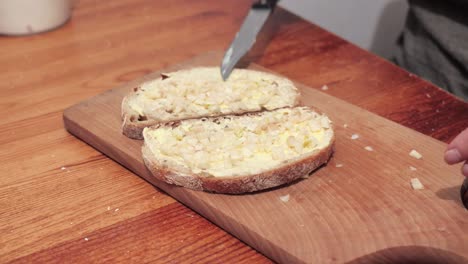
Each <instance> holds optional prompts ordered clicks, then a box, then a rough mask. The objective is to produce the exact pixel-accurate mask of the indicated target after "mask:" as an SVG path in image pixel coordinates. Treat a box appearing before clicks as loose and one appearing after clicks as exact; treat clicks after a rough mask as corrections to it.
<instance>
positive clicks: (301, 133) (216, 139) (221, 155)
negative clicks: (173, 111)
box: [143, 107, 334, 193]
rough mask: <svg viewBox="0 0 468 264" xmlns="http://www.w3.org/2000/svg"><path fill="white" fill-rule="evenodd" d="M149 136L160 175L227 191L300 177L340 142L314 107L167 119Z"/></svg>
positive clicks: (151, 161) (152, 163)
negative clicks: (175, 120) (174, 120)
mask: <svg viewBox="0 0 468 264" xmlns="http://www.w3.org/2000/svg"><path fill="white" fill-rule="evenodd" d="M143 136H144V139H145V143H144V146H143V158H144V161H145V164H146V166H147V167H148V168H149V169H150V171H151V172H152V174H153V175H154V176H155V177H157V178H159V179H160V180H163V181H166V182H168V183H171V184H177V185H181V186H184V187H188V188H192V189H196V190H207V191H213V192H221V193H244V192H252V191H258V190H262V189H267V188H271V187H275V186H278V185H282V184H285V183H289V182H291V181H294V180H296V179H298V178H300V177H302V176H304V175H307V174H309V173H310V172H311V171H313V170H314V169H316V168H317V167H319V166H320V165H322V164H324V163H326V162H327V161H328V159H329V157H330V155H331V154H332V152H333V146H334V133H333V129H332V125H331V121H330V120H329V119H328V117H327V116H326V115H324V114H321V113H318V112H317V111H314V110H312V109H310V108H308V107H294V108H281V109H276V110H272V111H263V112H258V113H251V114H244V115H240V116H239V115H227V116H223V117H211V118H199V119H189V120H182V121H177V122H168V123H161V124H158V125H155V126H152V127H149V128H145V129H144V131H143Z"/></svg>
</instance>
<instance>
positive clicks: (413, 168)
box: [409, 166, 417, 171]
mask: <svg viewBox="0 0 468 264" xmlns="http://www.w3.org/2000/svg"><path fill="white" fill-rule="evenodd" d="M409 169H410V170H412V171H415V170H417V169H416V168H415V167H413V166H409Z"/></svg>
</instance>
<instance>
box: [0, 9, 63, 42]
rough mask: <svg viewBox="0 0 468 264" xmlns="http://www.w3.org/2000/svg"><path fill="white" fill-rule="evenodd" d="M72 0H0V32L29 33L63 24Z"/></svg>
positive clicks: (9, 33) (7, 33)
mask: <svg viewBox="0 0 468 264" xmlns="http://www.w3.org/2000/svg"><path fill="white" fill-rule="evenodd" d="M71 7H72V0H0V34H4V35H29V34H35V33H40V32H44V31H48V30H51V29H54V28H57V27H58V26H60V25H63V24H64V23H65V22H67V21H68V19H69V18H70V15H71Z"/></svg>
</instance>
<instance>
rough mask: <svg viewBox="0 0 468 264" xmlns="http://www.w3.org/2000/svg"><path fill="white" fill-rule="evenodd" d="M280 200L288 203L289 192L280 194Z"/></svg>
mask: <svg viewBox="0 0 468 264" xmlns="http://www.w3.org/2000/svg"><path fill="white" fill-rule="evenodd" d="M280 200H281V201H283V202H285V203H287V202H288V201H289V194H286V195H283V196H280Z"/></svg>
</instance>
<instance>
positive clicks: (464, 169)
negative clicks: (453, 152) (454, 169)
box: [462, 163, 468, 178]
mask: <svg viewBox="0 0 468 264" xmlns="http://www.w3.org/2000/svg"><path fill="white" fill-rule="evenodd" d="M462 173H463V175H465V177H467V178H468V163H465V165H463V167H462Z"/></svg>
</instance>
